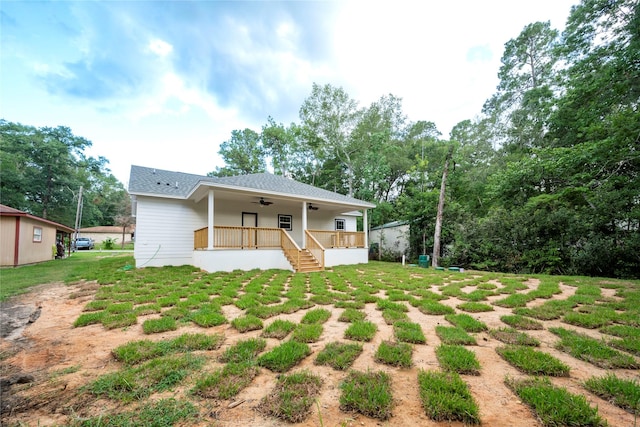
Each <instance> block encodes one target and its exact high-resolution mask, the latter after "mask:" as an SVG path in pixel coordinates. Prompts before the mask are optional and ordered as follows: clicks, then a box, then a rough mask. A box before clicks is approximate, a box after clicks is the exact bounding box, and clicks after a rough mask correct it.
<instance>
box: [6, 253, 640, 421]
mask: <svg viewBox="0 0 640 427" xmlns="http://www.w3.org/2000/svg"><path fill="white" fill-rule="evenodd" d="M132 266H133V259H132V257H131V255H130V254H122V253H117V252H98V251H88V252H79V253H76V254H74V255H73V256H72V257H70V258H68V259H63V260H56V261H51V262H46V263H42V264H38V265H33V266H24V267H20V268H15V269H13V268H11V269H2V270H0V274H1V277H0V278H1V280H2V286H0V298H2V299H6V298H8V297H10V296H11V295H16V294H19V293H23V292H26V291H28V290H29V288H30V287H32V286H36V285H39V284H45V283H51V282H61V283H65V284H67V285H68V286H73V289H74V290H75V289H76V288H77V289H79V290H82V289H84V287H86V288H87V289H89V293H85V294H83V297H82V298H78V299H76V298H77V297H73V296H72V297H71V298H69V297H68V294H69V293H68V292H65V293H64V295H65V299H64V300H62V301H58V305H57V306H56V307H55V308H54V309H53V310H43V314H42V315H43V316H47V317H48V319H47V321H48V322H51V323H52V324H53V323H55V324H58V325H59V326H60V328H57V329H56V328H54V329H52V330H47V334H50V335H51V336H50V338H49V335H47V337H45V338H41V343H40V345H42V346H43V348H41V349H35V348H34V349H33V350H31V349H30V348H19V349H16V350H15V351H16V352H17V353H10V352H0V372H3V378H4V377H5V375H4V372H9V370H10V369H12V366H13V365H12V364H16V363H19V362H20V360H29V357H31V354H27V353H28V352H29V351H36V350H39V351H43V352H44V351H46V352H47V353H46V354H52V355H57V354H64V355H65V357H64V358H63V360H61V361H59V360H57V359H56V358H52V359H51V360H50V361H49V360H48V361H47V363H48V364H47V366H46V368H43V369H41V370H40V371H38V376H37V380H36V381H34V382H33V383H31V384H28V385H22V384H16V385H12V386H11V388H10V393H15V397H17V398H19V399H16V400H11V402H14V401H15V402H29V404H32V405H33V408H37V409H38V410H37V411H35V410H34V411H33V415H32V416H31V417H30V415H29V414H31V412H28V411H27V410H25V409H24V407H25V406H24V404H23V406H16V407H13V408H10V409H11V410H12V411H13V412H12V411H8V412H3V415H2V417H3V418H2V420H1V422H2V424H3V425H5V424H6V425H38V423H39V421H40V420H39V419H38V418H37V417H38V414H42V413H44V411H45V410H49V411H51V413H54V411H56V412H55V413H56V414H59V416H60V418H59V419H58V420H57V421H56V422H59V424H60V425H71V426H80V425H216V424H217V423H218V422H220V423H221V424H225V423H226V422H228V420H234V421H233V422H234V423H236V424H237V425H252V424H253V425H271V424H274V425H275V424H279V423H283V422H284V423H305V425H312V424H313V425H327V426H329V425H331V426H334V425H350V423H352V422H353V420H354V419H356V417H357V422H355V424H360V423H362V424H364V425H368V424H373V423H380V424H385V422H388V423H389V424H393V425H420V424H423V423H424V421H425V417H427V418H429V419H431V420H434V421H436V422H441V423H449V422H458V423H463V424H465V425H474V424H483V417H485V416H486V417H487V423H488V422H489V421H488V420H499V421H500V422H502V423H505V424H506V423H508V421H509V419H511V417H516V416H517V417H525V418H526V419H525V420H524V421H523V423H528V424H530V425H537V424H540V422H539V421H538V420H541V422H542V425H545V426H547V425H549V426H551V425H577V426H600V425H604V424H605V422H608V423H609V425H615V423H616V422H617V423H624V425H633V422H634V420H635V418H634V417H637V415H638V410H639V409H638V403H637V402H638V396H639V394H640V391H639V384H638V382H637V379H636V378H637V374H638V371H637V370H638V369H639V368H640V363H638V357H640V346H639V344H638V343H639V341H640V320H638V319H640V281H623V280H612V279H602V278H591V277H569V276H566V277H553V276H544V275H526V276H524V275H505V274H499V273H486V272H476V271H474V272H469V271H465V272H452V271H446V270H445V271H436V270H433V269H425V268H417V267H402V266H401V265H399V264H390V263H381V262H371V263H369V264H368V265H358V266H345V267H335V268H333V269H331V270H327V271H324V272H319V273H311V274H293V273H291V272H290V271H284V270H267V271H260V270H252V271H233V272H228V273H227V272H220V273H206V272H203V271H200V270H198V269H196V268H193V267H190V266H181V267H164V268H144V269H135V268H132ZM86 281H89V282H90V283H89V284H86ZM52 289H60V288H52ZM74 292H75V291H74ZM560 292H562V293H563V295H559V293H560ZM552 296H553V299H551V297H552ZM50 300H51V298H49V299H45V304H48V303H49V301H50ZM67 307H71V308H72V309H73V310H74V311H69V313H73V314H72V315H68V317H73V319H71V320H69V319H67V320H66V322H67V323H57V322H56V319H57V318H56V317H55V316H56V314H57V313H58V312H60V313H64V312H66V311H65V310H67ZM45 308H47V309H48V308H49V307H45ZM76 313H78V314H77V315H76ZM59 315H60V316H61V315H62V314H59ZM551 320H553V322H550V321H551ZM36 321H40V320H36ZM558 324H561V325H562V326H563V327H558ZM500 325H502V327H501V326H500ZM489 326H491V328H489ZM58 329H60V331H58ZM35 333H37V328H35ZM56 334H59V335H56ZM70 336H71V337H73V338H74V340H75V339H81V338H83V337H85V336H86V340H87V347H86V348H87V349H91V350H89V351H82V352H80V353H81V354H79V355H77V354H75V353H74V352H73V351H70V350H71V349H72V347H69V346H70V345H71V341H70V339H69V337H70ZM119 336H122V337H126V339H123V340H121V341H119V342H117V343H115V342H114V338H116V337H119ZM106 337H109V338H106ZM129 337H131V339H129ZM427 337H429V342H427ZM594 337H596V338H594ZM47 339H48V341H47ZM125 341H126V342H125ZM540 343H543V344H542V345H541V344H540ZM549 345H550V346H552V347H555V350H554V349H553V348H551V349H550V348H549ZM558 350H559V351H562V352H564V353H565V354H563V355H562V361H560V360H559V359H558V358H557V355H558V354H559V352H558ZM552 353H554V354H552ZM14 354H15V357H16V358H17V359H16V360H17V362H16V360H14V359H12V357H13V356H14ZM42 354H45V353H42ZM488 355H491V356H493V357H492V359H487V356H488ZM498 355H499V357H497V356H498ZM98 359H99V360H98ZM487 360H491V369H488V368H489V366H488V365H487V364H486V363H487V362H486V361H487ZM569 360H575V361H576V364H577V363H578V361H579V360H581V361H586V362H588V363H592V364H594V365H596V366H599V367H603V368H606V369H607V370H608V372H609V374H608V375H607V376H605V377H593V378H591V379H589V380H587V381H585V382H580V380H579V379H578V378H572V377H571V376H569V373H570V372H571V369H572V368H573V365H572V363H570V361H569ZM105 363H107V365H105ZM580 363H581V362H580ZM96 366H99V367H103V366H108V369H107V370H102V368H100V369H99V370H96V368H95V367H96ZM424 366H429V369H430V370H423V367H424ZM582 366H584V364H583V365H582ZM514 368H515V369H517V370H518V371H520V372H521V373H524V374H526V375H528V376H535V378H532V377H529V378H528V379H524V380H521V379H518V380H514V379H510V378H508V374H509V373H513V372H514ZM521 373H518V378H520V377H521V376H522V374H521ZM487 375H500V377H499V379H498V381H500V382H502V381H504V385H501V387H503V390H502V393H505V394H511V396H512V398H511V399H502V400H500V399H495V390H493V389H491V388H487V387H477V386H474V384H476V385H477V384H482V383H483V382H484V380H488V379H489V378H486V376H487ZM67 376H69V377H67ZM71 376H73V377H71ZM6 377H7V378H10V375H9V374H8V375H6ZM505 377H506V379H505ZM547 377H564V378H551V379H549V378H547ZM67 378H68V379H67ZM492 379H493V380H495V378H492ZM556 381H563V383H564V384H566V383H570V384H571V385H572V387H570V388H569V389H570V390H571V393H570V392H568V391H567V389H564V388H561V387H558V386H557V385H556V384H557V382H556ZM494 383H496V381H494ZM63 387H66V388H63ZM576 390H579V393H576ZM593 395H597V396H600V397H601V398H602V400H599V401H598V407H600V408H602V407H604V406H607V405H608V406H609V407H612V408H613V407H617V408H613V409H611V408H609V409H610V410H609V411H602V413H605V414H606V413H617V414H619V415H618V416H619V417H620V418H619V419H618V418H617V419H616V420H606V419H605V416H604V415H602V414H600V413H599V412H598V407H596V405H592V406H590V405H589V404H588V403H587V400H586V399H585V396H590V399H593V398H594V397H593ZM4 396H5V395H4V389H3V399H4ZM9 397H14V396H13V395H11V396H9ZM56 399H58V400H57V401H56ZM505 401H511V402H516V401H518V402H523V403H525V404H527V405H528V406H529V407H530V408H531V411H532V413H531V414H529V413H528V412H527V413H523V412H522V410H521V407H520V406H519V405H515V404H509V403H507V404H506V405H503V404H502V403H504V402H505ZM501 402H502V403H501ZM399 404H400V406H399ZM45 405H53V406H45ZM620 408H622V410H624V411H627V412H624V413H622V414H620V411H621V409H620ZM616 410H617V411H618V412H615V411H616ZM5 414H11V415H5ZM63 414H66V415H63ZM106 414H108V415H106ZM18 417H20V418H18ZM65 417H66V418H65ZM387 420H389V421H387ZM443 425H444V424H443ZM618 425H620V424H618Z"/></svg>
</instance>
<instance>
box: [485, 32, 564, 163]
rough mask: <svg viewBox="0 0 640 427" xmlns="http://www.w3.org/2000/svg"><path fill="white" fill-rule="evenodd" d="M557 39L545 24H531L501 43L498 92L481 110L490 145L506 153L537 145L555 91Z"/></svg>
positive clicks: (544, 129) (541, 137) (554, 33)
mask: <svg viewBox="0 0 640 427" xmlns="http://www.w3.org/2000/svg"><path fill="white" fill-rule="evenodd" d="M558 36H559V33H558V31H557V30H554V29H552V28H551V24H550V23H549V22H535V23H533V24H529V25H527V26H525V27H524V29H523V30H522V32H521V33H520V34H519V35H518V37H516V38H515V39H511V40H509V41H508V42H507V43H506V44H505V50H504V54H503V55H502V66H501V67H500V70H499V72H498V78H499V79H500V83H499V84H498V87H497V89H498V90H497V92H496V94H495V95H493V96H492V97H491V98H490V99H489V100H488V101H487V102H486V103H485V105H484V108H483V113H484V114H486V115H487V116H489V117H491V120H492V124H493V138H494V145H497V146H501V147H504V148H505V149H507V150H509V151H522V150H526V149H527V148H530V147H539V146H541V144H542V141H543V138H544V135H545V131H546V123H545V120H546V119H547V118H548V115H549V113H550V111H551V109H552V106H553V102H554V95H555V90H556V85H555V75H556V68H555V66H556V63H557V60H558V54H557V44H558Z"/></svg>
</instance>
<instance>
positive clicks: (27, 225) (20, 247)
mask: <svg viewBox="0 0 640 427" xmlns="http://www.w3.org/2000/svg"><path fill="white" fill-rule="evenodd" d="M71 233H73V228H71V227H67V226H66V225H62V224H58V223H57V222H53V221H49V220H47V219H44V218H40V217H37V216H35V215H31V214H28V213H26V212H23V211H20V210H18V209H14V208H11V207H9V206H5V205H0V266H2V267H7V266H14V267H16V266H18V265H23V264H34V263H37V262H42V261H49V260H51V259H53V258H54V257H55V253H56V250H55V248H56V244H57V242H58V241H62V239H63V237H65V236H66V237H67V238H68V239H67V240H69V239H70V236H71Z"/></svg>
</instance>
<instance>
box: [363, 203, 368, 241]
mask: <svg viewBox="0 0 640 427" xmlns="http://www.w3.org/2000/svg"><path fill="white" fill-rule="evenodd" d="M362 213H363V218H362V228H363V229H364V247H365V248H368V247H369V221H368V220H367V209H363V210H362Z"/></svg>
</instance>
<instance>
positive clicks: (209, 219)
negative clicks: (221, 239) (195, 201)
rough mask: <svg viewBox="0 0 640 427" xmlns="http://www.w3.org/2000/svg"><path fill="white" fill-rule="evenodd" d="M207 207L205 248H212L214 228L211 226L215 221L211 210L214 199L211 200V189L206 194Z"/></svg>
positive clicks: (212, 209)
mask: <svg viewBox="0 0 640 427" xmlns="http://www.w3.org/2000/svg"><path fill="white" fill-rule="evenodd" d="M208 202H209V203H208V208H207V225H208V230H207V250H210V251H211V250H213V236H214V234H213V233H214V229H213V226H214V224H215V221H214V219H213V212H214V207H215V206H214V201H213V190H209V195H208Z"/></svg>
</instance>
